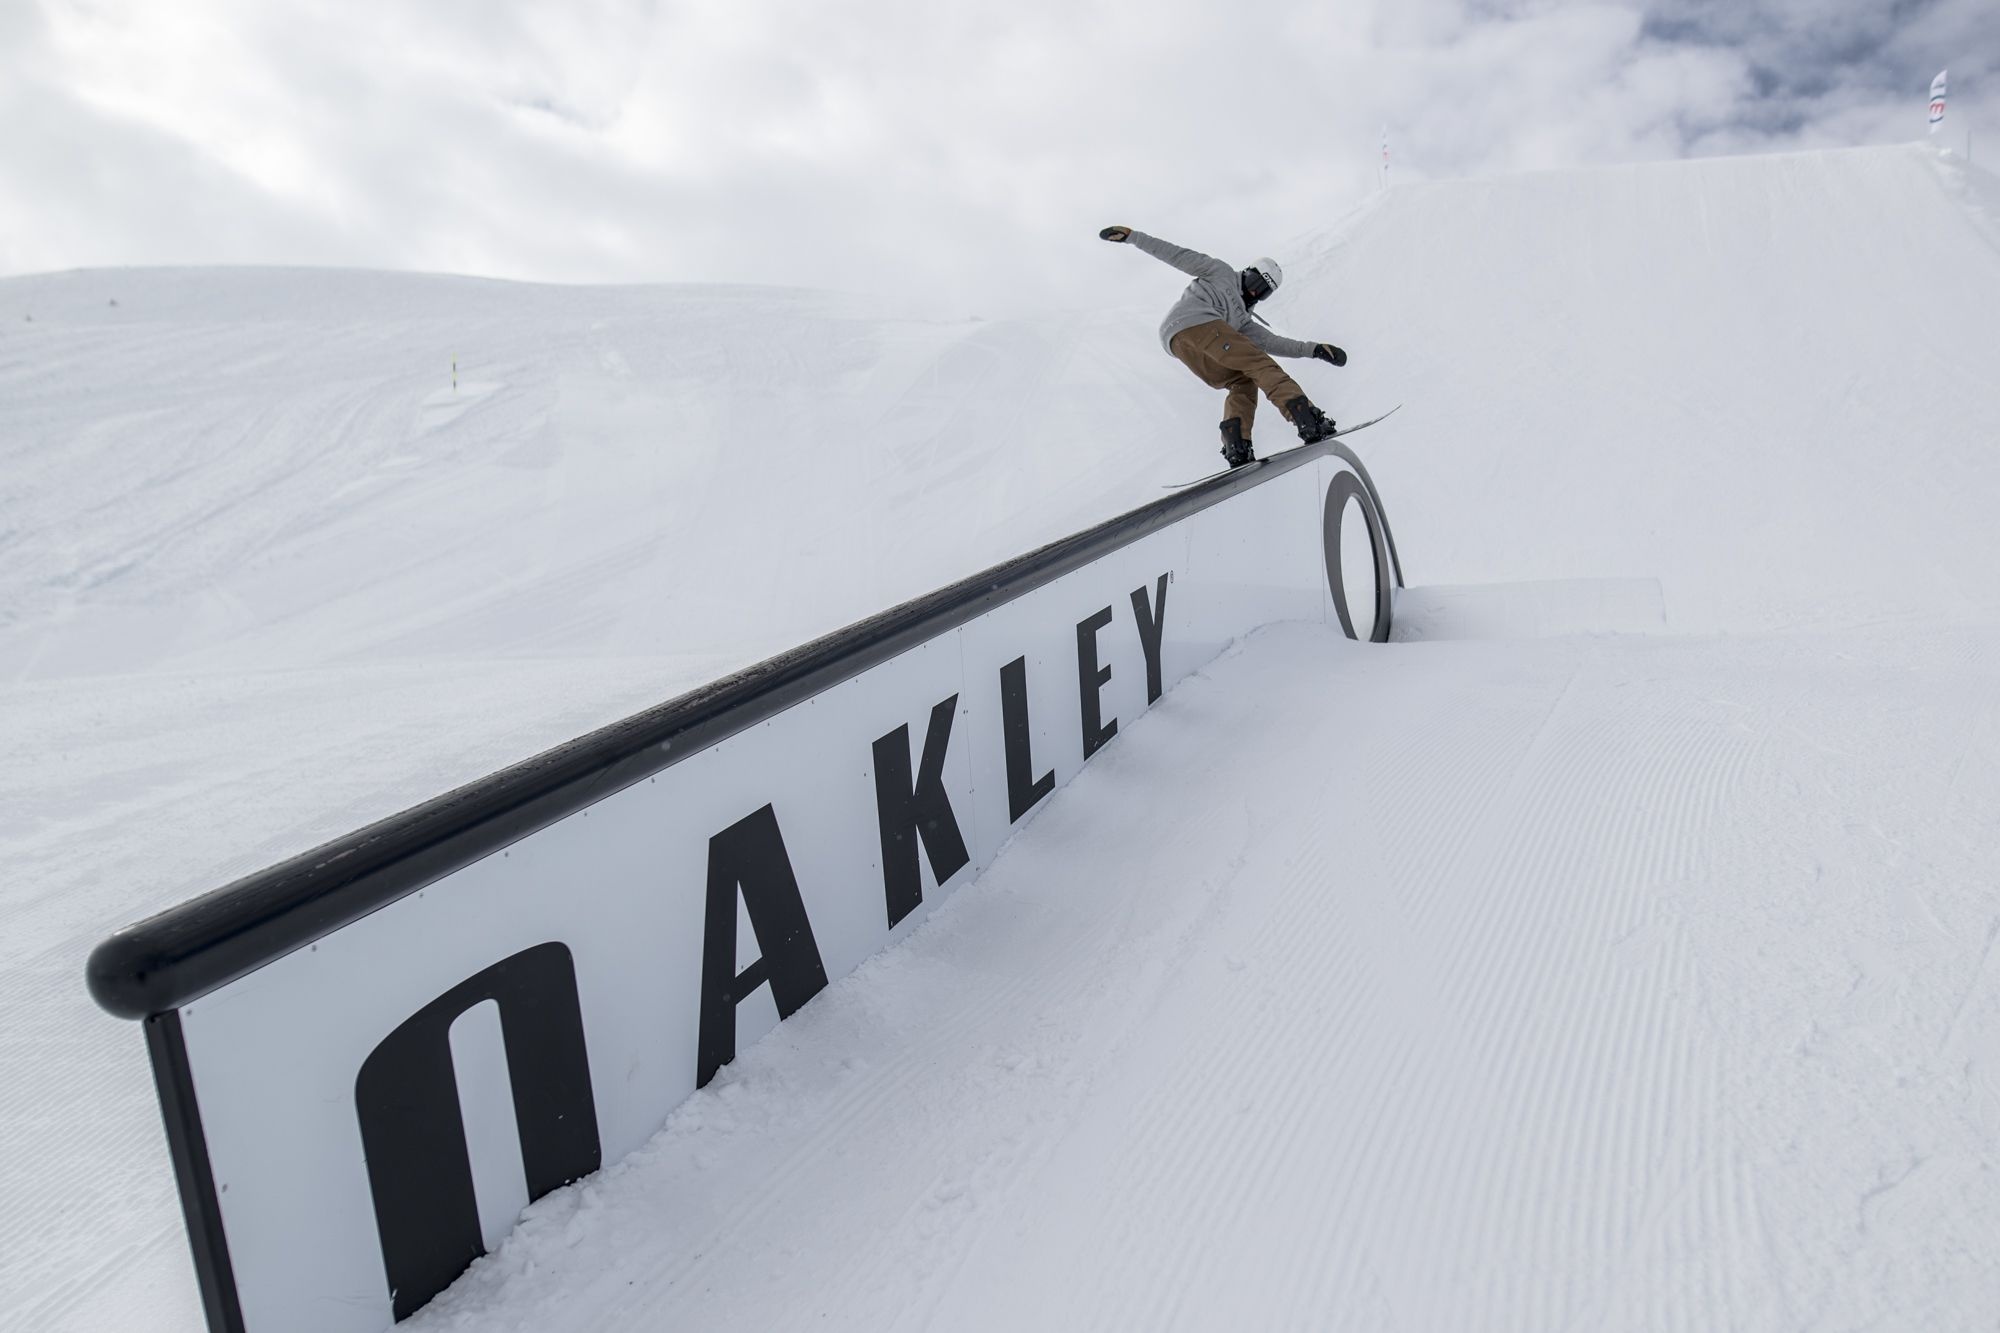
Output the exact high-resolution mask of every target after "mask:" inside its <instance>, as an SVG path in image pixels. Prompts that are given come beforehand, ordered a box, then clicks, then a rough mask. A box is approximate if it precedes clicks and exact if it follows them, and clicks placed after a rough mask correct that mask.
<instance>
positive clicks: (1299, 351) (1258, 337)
mask: <svg viewBox="0 0 2000 1333" xmlns="http://www.w3.org/2000/svg"><path fill="white" fill-rule="evenodd" d="M1243 333H1244V336H1246V337H1248V338H1249V339H1250V341H1251V342H1253V343H1256V344H1257V345H1258V346H1259V347H1261V348H1263V349H1264V350H1265V351H1267V352H1269V353H1270V354H1271V355H1272V356H1318V355H1319V349H1320V347H1321V345H1322V344H1320V343H1309V342H1301V341H1300V340H1299V339H1297V338H1287V337H1286V336H1285V335H1284V334H1282V333H1276V332H1273V331H1272V330H1270V329H1267V328H1264V327H1263V326H1262V325H1259V324H1252V325H1251V326H1250V327H1249V328H1247V329H1245V330H1243Z"/></svg>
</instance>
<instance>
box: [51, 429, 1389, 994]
mask: <svg viewBox="0 0 2000 1333" xmlns="http://www.w3.org/2000/svg"><path fill="white" fill-rule="evenodd" d="M1327 454H1334V455H1337V456H1338V457H1340V458H1343V459H1345V460H1346V461H1347V463H1348V464H1349V465H1350V466H1351V467H1353V468H1354V470H1355V472H1356V473H1357V474H1359V476H1360V477H1361V479H1362V481H1363V482H1364V483H1365V484H1366V485H1367V487H1368V491H1369V498H1370V499H1371V500H1373V501H1374V502H1375V509H1376V512H1377V514H1378V515H1379V514H1381V509H1382V507H1381V496H1380V494H1379V493H1378V492H1377V491H1376V489H1375V484H1374V481H1373V480H1372V479H1371V478H1370V477H1369V476H1368V472H1367V469H1366V468H1364V467H1363V466H1362V464H1361V460H1360V459H1359V458H1357V457H1356V456H1355V455H1354V453H1353V451H1352V450H1350V449H1348V448H1347V446H1345V445H1344V444H1341V443H1339V442H1338V441H1334V440H1329V441H1326V442H1324V443H1322V444H1319V445H1313V446H1308V447H1305V448H1300V449H1294V450H1292V451H1290V452H1289V453H1286V454H1284V455H1281V456H1279V457H1276V458H1272V459H1270V460H1267V461H1265V462H1264V463H1262V464H1260V465H1258V466H1256V467H1254V468H1248V469H1242V470H1239V471H1236V472H1230V473H1225V474H1223V475H1221V476H1219V477H1216V478H1214V479H1213V480H1211V481H1207V482H1203V483H1201V484H1199V485H1197V486H1193V487H1190V488H1188V489H1186V490H1183V491H1180V492H1177V493H1175V494H1173V495H1170V496H1168V497H1167V498H1165V499H1162V500H1157V501H1154V502H1153V503H1152V504H1148V505H1145V506H1143V507H1141V508H1139V509H1135V510H1132V511H1131V512H1130V513H1127V514H1121V515H1120V516H1118V517H1117V518H1114V519H1111V520H1109V521H1107V522H1104V523H1101V524H1099V525H1098V526H1096V527H1094V528H1090V529H1088V530H1087V531H1084V532H1079V533H1077V534H1075V535H1074V536H1070V537H1064V538H1062V539H1061V540H1059V541H1054V542H1051V543H1049V544H1048V545H1047V546H1044V547H1042V548H1040V549H1039V550H1035V551H1030V552H1028V553H1027V554H1026V555H1022V556H1017V557H1015V558H1014V559H1012V560H1009V561H1006V562H1005V563H1003V564H999V565H995V566H994V567H993V568H991V569H988V570H985V571H983V572H981V573H978V574H974V575H973V576H972V577H971V578H968V579H963V580H961V581H960V582H958V583H954V584H952V585H950V586H949V587H946V588H940V589H938V590H937V591H936V592H932V593H929V594H927V595H925V596H923V597H919V598H916V599H915V600H913V601H909V602H905V603H903V604H902V605H901V606H898V607H894V608H892V609H890V610H887V611H884V612H882V613H880V614H879V615H874V616H870V617H869V618H868V619H866V620H862V621H858V622H856V623H855V624H852V625H849V626H847V627H846V628H845V629H840V630H835V631H834V632H833V633H831V634H828V635H826V636H824V637H822V638H819V639H815V640H813V641H812V642H811V643H808V644H805V645H804V646H802V647H799V648H794V649H792V650H791V651H790V652H786V653H781V654H779V655H778V656H776V657H773V658H770V659H768V660H766V661H763V662H759V663H757V664H756V665H755V666H751V667H746V668H744V669H743V670H741V671H738V672H736V673H735V674H734V675H730V676H725V677H724V678H722V679H721V680H717V681H714V682H712V683H710V684H708V685H704V686H701V687H700V688H698V689H695V690H692V691H690V692H688V693H687V694H683V695H681V696H679V697H678V698H675V699H671V700H669V701H667V702H666V703H662V704H659V705H656V706H655V707H653V708H649V709H647V710H645V711H644V712H641V713H636V714H634V715H633V716H631V717H628V718H626V719H624V720H623V721H620V722H614V723H612V724H610V725H609V726H606V727H602V728H600V729H599V730H597V731H593V732H591V733H589V734H588V735H586V736H582V737H579V738H578V739H576V740H573V741H569V742H567V743H565V744H563V745H559V746H556V747H555V748H554V749H552V750H548V751H546V752H544V753H542V754H539V755H536V756H535V757H534V758H532V759H528V760H524V761H523V762H521V763H518V764H515V765H513V766H512V767H509V768H505V769H502V770H501V771H499V772H497V773H494V774H492V775H491V776H489V777H484V778H481V779H479V780H478V781H476V782H471V783H468V784H467V785H465V786H463V787H460V788H458V789H456V790H454V791H451V792H447V793H446V794H445V795H443V796H439V797H437V798H435V799H433V800H429V801H426V802H424V803H423V804H421V805H418V806H414V807H412V808H411V809H408V810H405V811H403V812H402V813H400V814H396V815H391V816H389V817H388V818H386V819H383V820H380V821H378V822H376V823H374V824H370V825H368V826H367V827H366V828H363V829H360V830H358V831H357V832H354V833H350V834H348V835H346V836H345V837H342V838H337V839H335V840H334V841H332V842H329V843H327V844H325V845H324V846H321V847H316V848H314V849H313V850H312V851H309V852H305V853H303V854H301V855H299V856H294V857H292V858H291V859H289V860H286V861H281V862H279V863H278V864H277V865H274V866H271V867H270V868H269V869H266V870H261V871H258V872H257V873H256V874H253V875H248V876H246V877H244V878H242V879H239V880H237V881H236V882H234V883H232V884H228V885H225V886H224V887H222V888H219V889H216V890H214V891H213V892H210V893H206V894H204V895H202V896H201V897H199V898H196V899H194V900H192V901H190V902H187V903H183V904H182V905H180V906H178V907H174V908H170V909H169V910H167V911H165V912H162V913H160V914H159V915H157V916H152V917H148V918H147V919H145V920H143V921H140V922H137V923H135V924H133V925H130V926H127V927H125V928H124V929H123V930H120V931H118V932H117V933H116V934H114V935H112V936H111V937H110V938H108V939H106V940H105V941H104V942H103V943H102V944H99V945H98V946H97V948H96V949H94V950H92V951H91V955H90V961H89V964H88V966H87V968H86V977H87V980H88V982H89V986H90V993H91V995H92V996H93V997H95V998H96V1000H97V1002H98V1004H100V1005H102V1006H103V1007H104V1008H105V1009H107V1010H109V1011H110V1012H111V1013H113V1014H116V1015H118V1016H119V1017H121V1018H144V1017H146V1016H148V1015H150V1014H161V1013H166V1012H168V1011H170V1010H174V1009H178V1008H179V1007H180V1006H181V1005H183V1004H186V1003H187V1002H188V1001H190V1000H193V999H195V998H196V997H197V996H200V995H204V994H206V993H207V992H209V991H212V990H214V989H215V988H217V987H218V986H223V985H226V984H228V983H229V982H231V981H234V980H236V979H237V978H238V977H242V976H245V975H247V974H248V973H250V972H253V971H255V970H256V969H257V968H259V967H262V966H264V964H266V963H268V962H271V961H272V960H273V959H276V958H281V957H283V956H284V955H285V954H288V953H290V952H291V951H292V950H294V949H297V948H300V947H302V946H304V945H306V944H309V943H311V942H312V941H314V940H317V939H320V938H322V937H324V936H326V935H328V934H330V933H331V932H333V931H336V930H338V929H340V928H341V927H342V926H345V925H347V924H349V923H350V922H353V921H357V920H359V919H360V918H362V917H364V916H366V915H367V914H368V913H370V912H373V911H375V910H376V909H377V908H380V907H384V906H386V905H388V904H389V903H392V902H395V901H396V900H397V899H398V898H402V897H404V896H405V895H407V894H410V893H414V892H416V891H417V890H418V889H420V888H422V887H424V886H425V885H426V884H430V883H433V882H435V881H436V880H438V879H440V878H442V877H443V876H445V875H448V874H450V873H451V872H452V871H454V870H457V869H459V868H461V867H463V866H466V865H469V864H471V863H472V862H473V861H476V860H478V859H479V858H480V857H482V856H485V855H487V854H489V853H491V852H494V851H497V850H499V849H500V848H502V847H504V846H507V845H508V844H510V843H513V842H515V841H518V840H519V839H520V838H522V837H525V836H526V835H527V834H529V833H532V832H534V831H535V830H536V829H539V828H543V827H546V826H547V825H549V824H552V823H554V822H555V821H557V820H559V819H562V818H563V817H565V816H567V815H569V814H572V813H574V812H575V811H577V810H580V809H582V808H584V807H585V806H588V805H591V804H593V803H594V802H596V801H599V800H602V799H603V798H604V797H605V796H608V795H610V794H611V793H612V792H615V791H618V790H619V789H621V788H623V787H627V786H630V785H631V784H633V783H635V782H639V781H642V780H644V779H645V778H647V777H650V776H652V775H653V774H655V773H658V772H659V771H660V770H662V769H664V768H667V767H669V766H670V765H672V764H674V763H676V762H678V761H679V760H680V759H681V758H682V757H683V756H685V755H688V754H692V753H695V752H696V751H699V750H702V749H704V748H706V747H708V746H711V745H714V744H715V743H716V742H718V741H721V740H723V739H725V738H726V737H729V736H732V735H734V734H736V733H737V732H739V731H743V730H745V729H747V728H749V727H753V726H756V725H757V724H758V723H760V722H763V721H765V720H766V719H768V718H770V717H773V716H775V715H776V714H778V713H780V712H782V711H784V710H785V709H787V708H789V707H791V706H792V705H793V704H796V703H799V702H801V701H802V700H805V699H808V698H810V697H812V696H813V695H816V694H819V693H821V692H823V691H825V690H826V689H828V688H830V687H831V686H834V685H837V684H839V683H840V682H842V681H844V680H848V679H851V678H853V677H854V676H857V675H859V674H861V673H862V672H863V671H866V670H868V669H869V668H870V667H872V666H874V665H876V664H877V663H880V662H884V661H887V660H888V659H889V658H892V657H894V656H896V655H897V654H899V653H902V652H905V651H907V650H909V649H910V648H913V647H915V646H916V645H918V644H920V643H923V642H925V641H927V640H929V639H932V638H935V637H936V636H937V635H939V634H942V633H944V632H946V631H948V630H951V629H954V628H957V627H958V626H960V625H963V624H965V623H966V622H968V621H970V620H973V619H975V618H977V617H978V616H980V615H982V614H984V613H985V612H986V611H988V610H990V609H991V608H993V607H995V606H998V605H1001V604H1003V603H1006V602H1010V601H1013V600H1014V599H1015V598H1017V597H1021V596H1024V595H1025V594H1027V593H1029V592H1032V591H1034V590H1035V589H1036V588H1039V587H1042V586H1043V585H1044V584H1047V583H1050V582H1052V581H1053V580H1055V579H1057V578H1060V577H1061V576H1062V575H1064V574H1067V573H1069V572H1070V571H1071V570H1074V569H1078V568H1080V567H1082V566H1084V565H1087V564H1089V563H1091V562H1092V561H1094V560H1097V559H1098V558H1100V557H1102V556H1103V555H1105V554H1107V553H1108V552H1111V551H1115V550H1117V549H1119V548H1120V547H1123V546H1127V545H1129V544H1131V543H1132V542H1135V541H1137V540H1139V539H1140V538H1141V537H1144V536H1146V535H1147V534H1149V533H1152V532H1157V531H1158V530H1159V529H1161V528H1164V527H1167V526H1168V525H1170V524H1172V523H1174V522H1176V521H1178V520H1180V519H1182V518H1185V517H1187V516H1188V515H1189V514H1193V513H1198V512H1200V511H1201V510H1203V509H1207V508H1208V507H1210V506H1211V505H1215V504H1220V503H1221V502H1222V501H1224V500H1227V499H1229V498H1230V497H1231V496H1233V495H1237V494H1239V493H1241V492H1243V491H1246V490H1249V489H1251V488H1252V487H1255V486H1259V485H1262V484H1263V483H1265V482H1267V481H1271V480H1273V479H1275V478H1277V477H1279V476H1282V475H1284V474H1285V473H1287V472H1290V471H1292V470H1293V469H1294V468H1297V467H1299V466H1301V465H1303V464H1305V463H1309V462H1312V461H1314V460H1316V459H1318V458H1321V457H1323V456H1325V455H1327ZM1382 524H1383V533H1384V535H1385V536H1388V544H1389V549H1390V553H1391V558H1392V559H1394V558H1395V555H1394V553H1395V538H1394V537H1393V536H1389V534H1388V519H1387V518H1386V517H1383V519H1382ZM1395 577H1396V582H1397V584H1398V585H1400V584H1401V583H1402V564H1401V561H1400V560H1396V562H1395Z"/></svg>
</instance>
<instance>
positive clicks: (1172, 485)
mask: <svg viewBox="0 0 2000 1333" xmlns="http://www.w3.org/2000/svg"><path fill="white" fill-rule="evenodd" d="M1402 409H1403V405H1402V404H1401V403H1397V404H1396V405H1395V406H1394V407H1392V408H1390V409H1389V410H1388V411H1387V412H1384V413H1383V414H1382V415H1381V416H1379V417H1370V418H1369V419H1368V420H1366V421H1364V422H1362V423H1361V424H1360V425H1358V426H1349V427H1348V428H1347V429H1345V430H1337V431H1335V432H1334V433H1333V434H1332V435H1329V436H1328V437H1327V439H1331V440H1337V439H1339V438H1341V437H1342V436H1343V435H1352V434H1354V432H1355V431H1357V430H1367V429H1368V428H1369V427H1370V426H1372V425H1374V424H1375V423H1376V422H1378V421H1386V420H1388V419H1389V418H1390V417H1393V416H1395V415H1396V413H1398V412H1400V411H1402ZM1314 443H1316V444H1324V443H1326V440H1317V441H1314ZM1310 448H1312V445H1310V444H1295V445H1293V446H1292V447H1291V448H1289V449H1280V450H1278V452H1277V453H1275V454H1270V455H1268V456H1266V457H1264V458H1253V459H1251V460H1250V461H1249V462H1247V463H1245V464H1244V465H1243V466H1242V467H1226V468H1223V469H1222V470H1221V471H1220V472H1210V473H1208V474H1206V475H1205V476H1200V477H1196V478H1195V479H1194V480H1193V481H1173V482H1168V483H1167V484H1166V485H1165V486H1163V487H1161V488H1160V489H1162V490H1168V491H1178V490H1183V489H1185V488H1186V487H1189V486H1199V485H1200V484H1201V483H1202V482H1204V481H1211V480H1213V479H1215V478H1216V477H1226V476H1228V475H1229V474H1230V473H1232V472H1242V471H1244V470H1245V469H1246V468H1253V467H1257V466H1259V465H1260V464H1264V463H1269V462H1273V461H1275V460H1277V459H1280V458H1283V457H1284V456H1285V455H1286V454H1295V453H1297V452H1298V451H1299V450H1301V449H1310Z"/></svg>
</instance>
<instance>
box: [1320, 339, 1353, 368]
mask: <svg viewBox="0 0 2000 1333" xmlns="http://www.w3.org/2000/svg"><path fill="white" fill-rule="evenodd" d="M1313 355H1314V356H1316V357H1318V358H1319V359H1320V360H1322V361H1324V362H1326V363H1327V364H1328V365H1330V366H1344V365H1346V364H1347V353H1345V352H1343V351H1341V350H1340V349H1339V348H1338V347H1335V346H1334V345H1333V344H1332V343H1314V344H1313Z"/></svg>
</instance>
